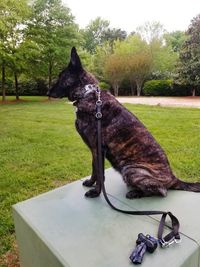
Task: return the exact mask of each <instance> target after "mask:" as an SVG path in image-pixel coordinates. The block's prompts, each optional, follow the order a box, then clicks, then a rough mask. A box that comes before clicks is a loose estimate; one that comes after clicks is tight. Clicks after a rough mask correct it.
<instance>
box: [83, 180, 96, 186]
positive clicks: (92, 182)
mask: <svg viewBox="0 0 200 267" xmlns="http://www.w3.org/2000/svg"><path fill="white" fill-rule="evenodd" d="M94 183H95V182H94V181H93V180H91V179H88V180H85V181H84V182H83V185H84V186H87V187H91V186H93V185H94Z"/></svg>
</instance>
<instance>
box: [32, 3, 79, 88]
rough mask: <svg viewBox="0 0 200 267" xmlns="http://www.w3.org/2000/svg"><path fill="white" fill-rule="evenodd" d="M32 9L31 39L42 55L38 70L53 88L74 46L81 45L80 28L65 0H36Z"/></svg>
mask: <svg viewBox="0 0 200 267" xmlns="http://www.w3.org/2000/svg"><path fill="white" fill-rule="evenodd" d="M32 10H33V12H32V18H31V20H30V23H29V33H28V37H29V38H31V39H32V40H33V41H34V42H35V43H36V44H37V46H38V50H39V52H40V57H39V58H37V61H35V68H34V69H36V70H38V69H39V71H40V73H42V75H43V76H46V77H48V85H49V87H50V86H51V83H52V79H53V77H54V76H55V75H56V74H57V73H58V71H59V69H61V68H62V67H63V66H64V64H65V63H66V61H67V57H63V55H68V54H69V51H70V48H71V46H73V45H77V44H78V41H79V36H78V26H77V25H76V24H75V23H74V17H73V16H72V14H71V12H70V9H69V8H67V7H65V6H63V5H62V2H61V0H36V1H35V2H34V4H33V6H32ZM37 67H38V68H37ZM36 75H37V74H36Z"/></svg>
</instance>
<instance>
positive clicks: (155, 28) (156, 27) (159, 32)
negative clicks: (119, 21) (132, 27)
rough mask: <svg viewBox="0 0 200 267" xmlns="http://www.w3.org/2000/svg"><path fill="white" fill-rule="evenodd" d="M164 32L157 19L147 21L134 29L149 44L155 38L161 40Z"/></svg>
mask: <svg viewBox="0 0 200 267" xmlns="http://www.w3.org/2000/svg"><path fill="white" fill-rule="evenodd" d="M165 32H166V31H165V29H164V27H163V25H162V24H160V22H158V21H153V22H149V21H147V22H145V23H144V24H143V25H141V26H139V27H138V28H137V29H136V33H137V34H139V35H140V36H141V37H142V39H143V40H145V41H146V42H147V43H148V44H151V43H152V42H154V41H155V40H156V41H157V40H159V41H161V42H162V40H163V35H164V33H165Z"/></svg>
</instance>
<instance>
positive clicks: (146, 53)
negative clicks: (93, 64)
mask: <svg viewBox="0 0 200 267" xmlns="http://www.w3.org/2000/svg"><path fill="white" fill-rule="evenodd" d="M114 54H116V55H118V56H120V57H123V58H124V61H125V64H124V66H123V69H122V72H124V73H125V74H124V76H125V77H126V79H128V80H129V82H130V86H131V93H132V95H133V94H134V88H135V84H136V90H137V95H138V96H139V95H140V94H141V89H142V85H143V83H144V81H145V79H146V78H147V77H148V76H149V74H150V73H151V69H152V57H151V54H150V48H149V45H148V44H147V42H146V41H145V40H142V39H141V37H140V36H139V35H137V34H135V35H132V36H129V37H128V38H127V39H126V40H125V41H122V42H120V41H116V42H115V45H114Z"/></svg>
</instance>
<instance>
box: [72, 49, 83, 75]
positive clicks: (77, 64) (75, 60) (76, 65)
mask: <svg viewBox="0 0 200 267" xmlns="http://www.w3.org/2000/svg"><path fill="white" fill-rule="evenodd" d="M69 67H70V69H71V70H74V71H80V70H82V69H83V67H82V64H81V60H80V57H79V55H78V54H77V51H76V48H75V47H72V50H71V58H70V63H69Z"/></svg>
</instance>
